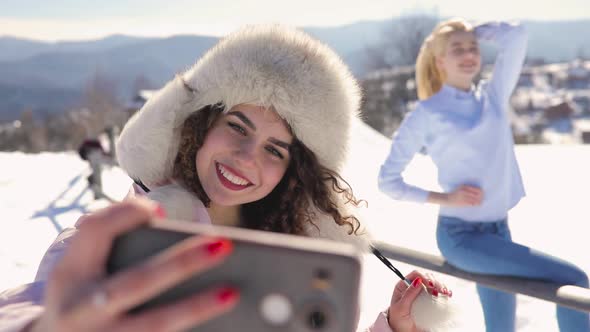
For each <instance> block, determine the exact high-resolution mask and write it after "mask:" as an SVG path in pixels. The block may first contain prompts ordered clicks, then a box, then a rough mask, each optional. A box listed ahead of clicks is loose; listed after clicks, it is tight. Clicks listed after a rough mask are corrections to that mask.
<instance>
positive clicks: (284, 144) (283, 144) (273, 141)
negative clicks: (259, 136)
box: [268, 137, 291, 151]
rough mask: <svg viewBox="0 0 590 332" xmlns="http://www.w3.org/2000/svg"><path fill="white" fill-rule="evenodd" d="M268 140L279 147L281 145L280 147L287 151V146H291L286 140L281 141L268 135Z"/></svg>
mask: <svg viewBox="0 0 590 332" xmlns="http://www.w3.org/2000/svg"><path fill="white" fill-rule="evenodd" d="M268 140H269V142H271V143H272V144H275V145H277V146H279V147H281V148H283V149H285V150H287V151H289V148H290V147H291V144H289V143H286V142H283V141H281V140H278V139H276V138H274V137H270V138H269V139H268Z"/></svg>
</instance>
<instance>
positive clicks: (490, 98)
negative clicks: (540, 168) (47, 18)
mask: <svg viewBox="0 0 590 332" xmlns="http://www.w3.org/2000/svg"><path fill="white" fill-rule="evenodd" d="M479 40H488V41H492V42H495V43H496V44H497V45H498V46H499V53H498V55H497V58H496V62H495V64H494V68H493V72H492V77H491V79H490V80H489V81H487V82H486V81H481V82H474V79H475V77H477V75H478V74H479V72H480V69H481V55H480V49H479ZM526 44H527V35H526V33H525V30H524V28H523V27H522V26H521V25H518V24H508V23H487V24H482V25H478V26H475V27H472V26H471V25H470V24H469V23H467V22H466V21H464V20H462V19H452V20H448V21H444V22H442V23H440V24H438V25H437V26H436V27H435V28H434V30H433V31H432V33H431V34H430V35H429V36H428V37H427V38H426V40H425V41H424V42H423V44H422V47H421V49H420V53H419V55H418V58H417V60H416V83H417V87H418V97H419V99H420V101H419V102H418V103H417V105H416V108H415V109H414V110H413V111H411V112H410V113H408V115H407V116H406V117H405V118H404V120H403V122H402V123H401V125H400V127H399V128H398V130H397V132H396V133H395V134H394V136H393V140H392V143H391V150H390V152H389V155H388V156H387V159H386V160H385V162H384V163H383V165H382V166H381V170H380V172H379V188H380V189H381V190H382V191H383V192H385V193H386V194H388V195H389V196H391V197H392V198H394V199H397V200H406V201H414V202H420V203H427V202H428V203H434V204H439V205H440V211H439V217H438V227H437V235H436V236H437V242H438V247H439V249H440V251H441V253H442V254H443V255H444V257H445V258H446V260H447V261H448V262H449V263H450V264H452V265H454V266H456V267H458V268H460V269H463V270H466V271H469V272H474V273H484V274H492V275H503V276H514V277H525V278H535V279H541V280H547V281H552V282H556V283H560V284H570V285H577V286H581V287H588V277H587V276H586V274H585V273H584V272H583V271H582V270H580V269H579V268H577V267H575V266H573V265H572V264H569V263H567V262H564V261H562V260H560V259H558V258H554V257H551V256H548V255H545V254H542V253H540V252H539V251H537V250H531V249H530V248H527V247H525V246H522V245H519V244H516V243H513V242H512V240H511V236H510V229H509V227H508V223H507V216H508V211H509V210H510V209H511V208H512V207H514V206H515V205H516V204H517V203H518V202H519V201H520V199H521V198H522V197H523V196H524V195H525V191H524V187H523V182H522V179H521V175H520V170H519V167H518V163H517V161H516V157H515V154H514V142H513V136H512V132H511V129H510V120H509V116H508V102H509V97H510V95H511V93H512V91H513V89H514V87H515V85H516V83H517V81H518V78H519V74H520V70H521V67H522V65H523V62H524V58H525V55H526ZM423 148H425V151H426V152H427V153H428V155H430V157H431V158H432V161H433V162H434V164H435V165H436V167H437V168H438V181H439V183H440V186H441V187H442V188H443V190H444V192H433V191H428V190H426V189H422V188H418V187H416V186H413V185H411V184H408V183H406V182H405V181H404V179H403V178H402V175H401V174H402V172H403V171H404V170H405V168H406V166H407V165H408V163H409V162H410V161H411V160H412V158H413V157H414V155H415V154H416V153H417V152H419V151H420V150H421V149H423ZM477 290H478V293H479V297H480V300H481V304H482V306H483V312H484V317H485V325H486V329H487V331H488V332H493V331H498V332H511V331H514V330H515V311H516V298H515V295H514V294H509V293H505V292H502V291H498V290H494V289H491V288H488V287H484V286H481V285H478V286H477ZM557 318H558V323H559V328H560V330H561V331H571V332H588V331H590V327H589V322H588V314H587V313H583V312H579V311H575V310H571V309H567V308H565V307H561V306H558V307H557Z"/></svg>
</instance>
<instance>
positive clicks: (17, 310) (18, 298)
mask: <svg viewBox="0 0 590 332" xmlns="http://www.w3.org/2000/svg"><path fill="white" fill-rule="evenodd" d="M74 234H75V229H73V228H68V229H65V230H64V231H63V232H61V233H60V234H59V235H58V236H57V238H56V240H55V241H54V242H53V243H52V244H51V246H49V249H47V251H46V252H45V255H44V256H43V259H42V260H41V263H40V264H39V268H38V269H37V275H36V277H35V282H33V283H30V284H26V285H23V286H19V287H16V288H12V289H8V290H5V291H4V292H2V293H0V332H17V331H21V330H22V329H24V328H25V327H26V326H27V325H29V324H30V323H31V322H33V320H35V319H36V318H38V317H39V316H40V315H41V314H42V313H43V294H44V292H45V282H46V280H47V278H48V275H49V274H50V273H51V271H52V270H53V268H54V267H55V264H56V263H57V262H58V261H59V260H60V259H61V257H62V255H63V253H64V252H65V249H66V247H67V245H68V244H69V242H70V240H71V237H72V235H74Z"/></svg>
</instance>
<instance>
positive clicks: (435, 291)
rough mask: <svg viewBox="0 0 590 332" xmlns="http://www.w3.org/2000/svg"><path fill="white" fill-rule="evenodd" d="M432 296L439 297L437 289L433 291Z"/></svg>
mask: <svg viewBox="0 0 590 332" xmlns="http://www.w3.org/2000/svg"><path fill="white" fill-rule="evenodd" d="M432 295H433V296H436V297H438V291H437V290H436V289H433V290H432Z"/></svg>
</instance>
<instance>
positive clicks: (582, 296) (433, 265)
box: [373, 242, 590, 312]
mask: <svg viewBox="0 0 590 332" xmlns="http://www.w3.org/2000/svg"><path fill="white" fill-rule="evenodd" d="M373 245H374V246H375V247H376V248H377V249H379V251H381V253H383V255H384V256H385V257H387V258H389V259H392V260H395V261H399V262H403V263H407V264H410V265H414V266H419V267H421V268H424V269H427V270H432V271H437V272H440V273H444V274H448V275H451V276H454V277H457V278H461V279H465V280H470V281H474V282H477V283H479V284H482V285H485V286H488V287H492V288H495V289H498V290H502V291H506V292H510V293H518V294H523V295H527V296H532V297H536V298H538V299H542V300H546V301H550V302H554V303H557V304H559V305H563V306H565V307H569V308H572V309H576V310H581V311H587V312H590V289H588V288H583V287H578V286H572V285H565V286H564V285H560V284H555V283H551V282H544V281H537V280H532V279H526V278H516V277H500V276H491V275H484V274H477V273H470V272H466V271H463V270H460V269H457V268H456V267H454V266H452V265H450V264H449V263H447V262H446V261H445V259H444V258H443V257H441V256H437V255H431V254H427V253H423V252H420V251H416V250H412V249H408V248H403V247H398V246H394V245H391V244H387V243H383V242H377V243H374V244H373Z"/></svg>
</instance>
